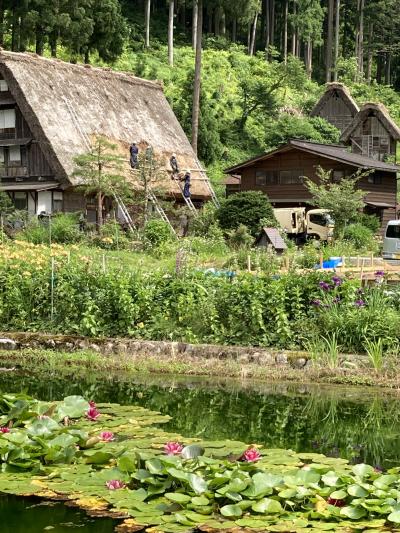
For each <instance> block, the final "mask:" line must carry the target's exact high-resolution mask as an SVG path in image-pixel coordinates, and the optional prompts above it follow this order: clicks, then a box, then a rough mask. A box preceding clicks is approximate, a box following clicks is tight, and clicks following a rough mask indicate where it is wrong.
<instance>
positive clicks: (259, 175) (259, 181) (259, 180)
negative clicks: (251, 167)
mask: <svg viewBox="0 0 400 533" xmlns="http://www.w3.org/2000/svg"><path fill="white" fill-rule="evenodd" d="M266 184H267V176H266V173H265V171H264V170H256V185H261V186H262V185H266Z"/></svg>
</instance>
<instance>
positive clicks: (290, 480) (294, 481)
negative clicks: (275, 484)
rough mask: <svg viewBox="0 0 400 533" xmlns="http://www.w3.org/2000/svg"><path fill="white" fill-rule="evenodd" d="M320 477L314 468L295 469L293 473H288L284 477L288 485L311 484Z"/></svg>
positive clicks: (316, 481)
mask: <svg viewBox="0 0 400 533" xmlns="http://www.w3.org/2000/svg"><path fill="white" fill-rule="evenodd" d="M320 479H321V475H320V474H319V473H318V472H315V471H314V470H297V472H295V473H293V474H288V475H286V476H285V477H284V481H285V484H286V485H288V486H289V487H292V486H296V485H305V486H307V485H311V484H313V483H318V481H319V480H320Z"/></svg>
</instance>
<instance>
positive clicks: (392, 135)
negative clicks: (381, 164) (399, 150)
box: [340, 103, 400, 161]
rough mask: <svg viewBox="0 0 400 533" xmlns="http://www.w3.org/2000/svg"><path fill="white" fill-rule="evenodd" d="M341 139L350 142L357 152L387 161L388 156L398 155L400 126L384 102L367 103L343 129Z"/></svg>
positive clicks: (353, 149)
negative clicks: (397, 146)
mask: <svg viewBox="0 0 400 533" xmlns="http://www.w3.org/2000/svg"><path fill="white" fill-rule="evenodd" d="M340 140H341V142H343V143H345V144H350V145H351V150H352V151H353V152H355V153H357V154H363V155H366V156H368V157H372V158H373V159H378V160H379V161H385V160H386V159H387V158H388V156H393V157H394V158H395V156H396V144H397V141H399V140H400V128H399V127H398V126H397V125H396V123H395V122H394V121H393V120H392V119H391V117H390V115H389V112H388V110H387V109H386V107H385V106H384V105H383V104H375V103H367V104H364V105H363V106H362V108H361V109H360V111H359V112H358V113H357V115H356V116H355V117H354V120H353V121H352V122H351V123H350V124H349V125H348V127H347V128H346V129H345V130H344V131H343V133H342V135H341V137H340Z"/></svg>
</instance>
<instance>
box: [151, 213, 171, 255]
mask: <svg viewBox="0 0 400 533" xmlns="http://www.w3.org/2000/svg"><path fill="white" fill-rule="evenodd" d="M143 235H144V238H145V240H146V241H147V242H148V243H149V245H150V246H151V247H153V248H157V246H159V245H160V244H161V243H164V242H170V241H172V240H173V238H174V236H173V233H172V230H171V228H170V226H169V224H167V223H166V222H164V220H156V219H154V220H149V222H147V224H146V227H145V228H144V231H143Z"/></svg>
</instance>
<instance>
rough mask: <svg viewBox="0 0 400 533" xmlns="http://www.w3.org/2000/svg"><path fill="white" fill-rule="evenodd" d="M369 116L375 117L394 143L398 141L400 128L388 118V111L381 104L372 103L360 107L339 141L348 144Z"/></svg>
mask: <svg viewBox="0 0 400 533" xmlns="http://www.w3.org/2000/svg"><path fill="white" fill-rule="evenodd" d="M371 115H372V116H375V117H376V118H377V119H378V120H379V121H380V122H381V123H382V125H383V126H384V128H386V130H387V131H388V132H389V133H390V135H391V136H392V137H393V139H394V140H395V141H399V140H400V128H399V127H398V126H397V124H396V123H395V122H394V120H393V119H392V118H391V117H390V115H389V111H388V110H387V109H386V107H385V106H384V105H383V104H377V103H374V102H368V103H366V104H364V105H363V106H362V108H361V109H360V111H359V112H358V113H357V115H356V116H355V117H354V120H353V122H352V123H351V124H350V125H349V126H348V127H347V128H346V129H345V130H344V132H343V133H342V135H341V137H340V140H341V141H342V142H348V141H349V140H350V138H351V136H352V135H353V133H354V132H355V130H356V129H357V128H358V127H359V126H360V124H362V123H363V122H364V121H365V119H366V118H368V117H369V116H371Z"/></svg>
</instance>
